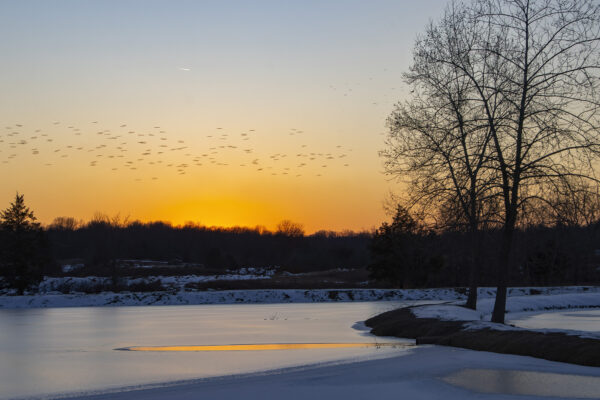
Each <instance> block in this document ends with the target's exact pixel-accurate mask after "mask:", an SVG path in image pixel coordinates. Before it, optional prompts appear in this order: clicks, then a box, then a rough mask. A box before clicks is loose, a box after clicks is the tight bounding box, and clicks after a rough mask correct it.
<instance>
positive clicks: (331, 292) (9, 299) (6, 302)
mask: <svg viewBox="0 0 600 400" xmlns="http://www.w3.org/2000/svg"><path fill="white" fill-rule="evenodd" d="M218 277H219V278H218V279H223V277H227V279H268V277H265V276H263V275H219V276H218ZM153 279H157V280H160V281H161V283H162V284H163V285H164V286H166V287H167V288H168V291H162V292H119V293H114V292H102V293H98V294H85V293H71V294H63V293H59V292H58V291H57V289H58V288H60V287H61V286H60V285H72V287H73V288H74V289H76V288H77V285H78V284H86V283H108V282H109V281H110V280H109V278H103V277H84V278H74V277H66V278H46V279H45V280H44V281H43V282H42V284H41V285H40V287H41V289H40V293H38V294H32V295H25V296H13V295H10V296H8V295H3V296H2V295H0V308H34V307H96V306H135V305H187V304H236V303H312V302H339V301H344V302H345V301H400V300H410V301H415V300H439V301H463V300H465V293H464V290H462V289H455V288H438V289H306V290H304V289H265V290H223V291H213V290H207V291H192V290H187V289H186V288H185V285H186V284H187V283H189V282H206V281H209V280H211V279H214V280H217V277H216V276H201V275H199V276H196V275H189V276H171V277H161V276H157V277H149V278H147V280H145V281H146V282H151V281H152V280H153ZM127 282H128V283H135V282H138V280H137V279H131V280H129V281H127ZM531 293H536V294H537V293H540V294H539V295H535V296H532V295H530V294H531ZM585 293H591V294H593V293H595V294H596V295H597V296H598V295H600V287H593V286H570V287H544V288H531V287H523V288H510V289H509V291H508V295H509V296H510V300H509V302H508V308H507V309H508V310H509V311H511V312H515V311H532V310H537V309H540V307H554V308H557V307H566V306H572V307H577V306H579V307H582V306H586V307H589V306H590V304H588V303H590V301H589V300H582V299H584V297H578V296H579V294H585ZM557 294H564V295H568V294H571V295H573V296H572V297H564V299H565V300H564V302H563V303H561V304H554V303H553V304H552V305H548V304H547V301H546V300H544V296H549V295H552V296H551V297H553V298H554V295H557ZM494 295H495V290H494V289H493V288H480V289H479V298H480V301H479V305H478V307H481V310H483V311H484V312H488V310H489V312H491V308H492V307H493V297H494ZM518 298H526V299H527V300H526V301H525V302H524V303H519V300H518ZM591 303H595V304H596V305H598V304H600V302H597V301H596V300H593V301H591ZM578 304H579V305H578Z"/></svg>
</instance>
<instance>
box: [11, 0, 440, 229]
mask: <svg viewBox="0 0 600 400" xmlns="http://www.w3.org/2000/svg"><path fill="white" fill-rule="evenodd" d="M0 4H1V12H0V35H1V37H2V40H0V52H1V54H2V63H0V116H1V121H2V122H1V125H0V178H1V179H0V208H6V207H7V206H8V205H9V203H10V201H12V199H13V198H14V196H15V192H17V191H18V192H20V193H23V194H24V195H25V200H26V202H27V204H28V205H29V206H30V207H32V209H33V210H34V211H35V213H36V215H37V216H38V218H39V219H40V220H41V221H42V222H44V223H49V222H51V221H52V219H53V218H54V217H57V216H72V217H75V218H78V219H84V220H88V219H89V218H90V217H92V215H93V214H94V213H95V212H103V213H106V214H108V215H111V216H112V215H115V214H117V213H120V215H122V216H129V218H130V219H140V220H144V221H147V220H165V221H171V222H173V223H175V224H180V223H184V222H186V221H194V222H198V223H201V224H204V225H219V226H232V225H241V226H255V225H264V226H266V227H267V228H269V229H273V228H274V227H275V225H276V224H277V222H279V221H281V220H282V219H291V220H293V221H297V222H299V223H302V224H304V226H305V228H306V230H307V232H309V233H311V232H314V231H316V230H320V229H326V230H338V231H339V230H344V229H352V230H361V229H371V228H373V227H375V226H378V225H379V224H380V223H381V222H382V221H384V220H385V219H386V218H387V216H386V215H385V213H384V210H383V207H382V202H383V200H384V198H385V197H386V195H387V193H389V192H390V190H398V187H397V185H396V184H394V183H393V182H390V178H389V177H386V176H384V174H383V173H382V170H383V168H382V163H381V160H380V159H379V157H378V154H377V153H378V151H379V150H381V149H382V148H383V139H384V136H383V133H384V132H385V119H386V117H387V116H388V115H389V114H390V112H391V111H392V107H393V104H394V103H395V102H397V101H399V100H401V99H402V98H403V94H404V93H405V92H406V88H405V87H404V86H403V84H402V81H401V74H402V72H403V71H406V69H407V68H408V66H409V63H410V58H411V49H412V46H413V43H414V40H415V38H416V36H417V34H418V33H419V32H422V31H423V29H424V27H425V25H426V24H427V22H428V20H429V19H430V18H437V17H438V16H439V15H440V14H441V12H442V10H443V7H444V5H445V4H446V1H445V0H422V1H418V2H417V1H379V0H377V1H295V2H292V1H281V0H277V1H256V2H254V1H253V2H251V1H167V0H163V1H142V0H139V1H129V0H118V1H117V0H114V1H84V0H73V1H60V0H57V1H47V0H41V1H26V0H23V1H2V2H1V3H0Z"/></svg>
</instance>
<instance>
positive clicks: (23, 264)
mask: <svg viewBox="0 0 600 400" xmlns="http://www.w3.org/2000/svg"><path fill="white" fill-rule="evenodd" d="M0 238H1V240H0V277H2V278H4V282H5V284H6V285H8V286H9V287H12V288H16V289H17V291H18V293H19V294H23V292H24V291H25V289H27V288H29V287H30V286H32V285H34V284H37V283H39V281H40V280H41V279H42V271H43V266H44V262H45V261H47V260H45V258H46V257H45V255H46V252H45V251H44V250H45V247H46V246H45V240H44V231H43V230H42V228H41V226H40V224H39V222H37V219H36V217H35V216H34V215H33V211H31V210H30V209H29V207H27V206H26V205H25V201H24V196H23V195H22V194H21V195H20V194H19V193H17V194H16V196H15V201H14V202H13V203H11V204H10V207H8V208H7V209H6V210H3V211H0Z"/></svg>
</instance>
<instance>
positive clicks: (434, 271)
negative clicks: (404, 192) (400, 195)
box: [369, 207, 600, 288]
mask: <svg viewBox="0 0 600 400" xmlns="http://www.w3.org/2000/svg"><path fill="white" fill-rule="evenodd" d="M501 240H502V230H501V229H487V230H481V231H479V232H477V234H476V235H473V233H471V232H468V231H461V230H449V229H446V230H431V229H427V228H426V227H424V226H423V225H420V224H419V223H418V222H417V221H415V220H414V219H413V218H412V216H411V215H410V214H409V213H408V212H407V211H406V210H405V209H403V208H402V207H398V212H397V214H396V216H395V217H394V219H393V222H392V223H384V224H383V225H382V226H381V227H380V228H379V229H377V231H376V232H375V233H374V235H373V237H372V240H371V241H370V245H369V247H370V250H371V251H370V255H371V260H370V261H369V269H370V270H371V276H372V277H373V278H375V279H378V280H379V281H384V282H388V283H389V286H395V287H404V288H412V287H440V286H468V284H469V273H470V268H469V267H470V265H471V264H474V265H475V272H476V283H477V285H478V286H494V284H495V282H496V281H497V276H498V275H497V274H498V269H499V259H500V243H501ZM513 246H514V250H513V252H512V253H511V259H510V269H509V276H508V284H509V285H510V286H525V285H539V286H547V285H577V284H598V283H600V222H596V223H592V224H589V225H586V226H580V225H572V226H567V225H562V224H555V225H552V226H545V225H530V226H526V227H521V228H520V229H517V230H516V232H515V238H514V244H513ZM472 249H475V250H476V251H472Z"/></svg>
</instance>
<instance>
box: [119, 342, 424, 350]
mask: <svg viewBox="0 0 600 400" xmlns="http://www.w3.org/2000/svg"><path fill="white" fill-rule="evenodd" d="M411 346H413V345H412V344H405V343H377V342H369V343H263V344H225V345H189V346H131V347H121V348H118V349H115V350H119V351H262V350H298V349H342V348H359V347H372V348H382V347H391V348H405V347H411Z"/></svg>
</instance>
